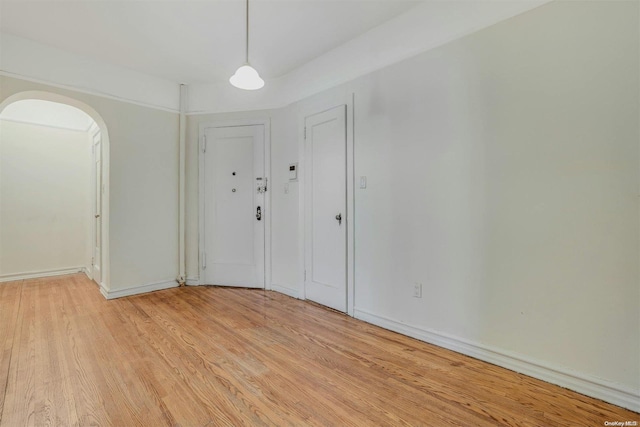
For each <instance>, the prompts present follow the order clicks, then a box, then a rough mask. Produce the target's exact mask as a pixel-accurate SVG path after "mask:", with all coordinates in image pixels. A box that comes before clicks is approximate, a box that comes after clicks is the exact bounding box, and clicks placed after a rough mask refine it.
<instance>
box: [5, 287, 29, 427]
mask: <svg viewBox="0 0 640 427" xmlns="http://www.w3.org/2000/svg"><path fill="white" fill-rule="evenodd" d="M23 292H24V279H22V281H21V283H20V298H19V299H18V310H17V311H16V324H15V327H14V329H13V337H11V351H10V352H9V363H8V364H7V379H6V380H5V383H4V396H3V397H2V412H0V421H2V418H3V417H4V411H5V408H6V406H7V390H8V389H9V373H10V372H11V363H12V362H13V348H14V346H15V345H16V335H17V333H18V320H19V317H20V309H21V308H22V293H23Z"/></svg>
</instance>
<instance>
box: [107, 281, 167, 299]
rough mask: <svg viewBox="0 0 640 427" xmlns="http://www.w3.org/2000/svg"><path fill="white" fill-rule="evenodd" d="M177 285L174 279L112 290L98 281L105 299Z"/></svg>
mask: <svg viewBox="0 0 640 427" xmlns="http://www.w3.org/2000/svg"><path fill="white" fill-rule="evenodd" d="M177 287H178V282H177V281H176V280H175V279H171V280H166V281H164V282H158V283H149V284H147V285H140V286H132V287H130V288H124V289H116V290H114V291H111V290H108V289H107V288H106V287H105V286H104V283H100V293H101V294H102V295H103V296H104V297H105V298H106V299H116V298H122V297H129V296H132V295H138V294H146V293H148V292H153V291H161V290H164V289H171V288H177Z"/></svg>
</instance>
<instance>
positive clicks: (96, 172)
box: [0, 91, 110, 289]
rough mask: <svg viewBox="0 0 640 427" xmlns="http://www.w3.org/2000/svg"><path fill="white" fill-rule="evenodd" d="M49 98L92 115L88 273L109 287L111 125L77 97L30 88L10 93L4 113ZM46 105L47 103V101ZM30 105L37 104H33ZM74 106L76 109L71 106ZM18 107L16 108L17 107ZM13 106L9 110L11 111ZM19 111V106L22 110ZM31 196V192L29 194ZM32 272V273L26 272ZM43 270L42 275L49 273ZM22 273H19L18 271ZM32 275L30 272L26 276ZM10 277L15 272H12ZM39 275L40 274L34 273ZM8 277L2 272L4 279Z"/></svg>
mask: <svg viewBox="0 0 640 427" xmlns="http://www.w3.org/2000/svg"><path fill="white" fill-rule="evenodd" d="M35 100H39V101H47V102H49V103H56V104H58V105H59V104H62V106H63V107H66V108H67V110H68V111H71V110H79V111H78V112H82V113H83V115H86V116H88V118H90V120H89V122H88V127H87V129H86V132H87V134H88V135H89V136H90V141H89V145H88V147H90V149H91V151H92V152H91V155H90V157H88V158H87V159H89V158H90V159H91V160H90V162H91V168H90V170H91V172H90V178H89V179H90V181H91V184H92V185H91V188H92V190H90V191H91V204H92V206H91V207H90V208H89V209H88V210H87V212H86V214H87V215H88V216H90V218H87V221H88V223H89V224H90V230H91V231H89V233H90V236H91V237H90V244H91V245H93V246H90V254H91V257H92V260H91V265H90V266H89V265H87V266H86V268H84V269H83V270H86V272H87V274H88V275H89V276H90V277H92V278H94V279H95V281H96V282H97V283H98V284H99V285H100V287H101V288H102V289H109V152H110V150H109V147H110V144H109V132H108V129H107V126H106V124H105V122H104V120H103V119H102V117H101V116H100V114H98V113H97V112H96V111H95V110H94V109H93V108H92V107H90V106H89V105H87V104H85V103H83V102H81V101H78V100H76V99H73V98H69V97H66V96H62V95H59V94H55V93H49V92H43V91H26V92H21V93H17V94H15V95H12V96H9V97H7V98H6V99H4V100H3V101H2V102H1V103H0V114H2V113H3V111H5V109H7V107H9V106H11V105H13V106H14V107H16V106H18V105H19V103H20V102H22V101H35ZM43 104H44V103H43ZM29 105H36V103H32V104H29ZM71 107H72V108H71ZM14 109H15V108H14ZM9 110H11V108H9V109H7V111H9ZM18 110H19V109H18ZM23 110H24V106H23ZM34 110H35V108H30V110H28V111H29V112H34ZM57 119H59V118H56V117H49V118H48V120H49V122H51V123H50V125H51V126H52V127H56V125H55V120H57ZM25 197H29V195H25ZM24 273H28V272H24ZM45 274H46V272H45V273H42V274H40V275H45ZM18 275H19V274H18ZM26 276H28V274H27V275H26ZM8 277H9V280H10V278H11V275H10V274H9V275H8ZM33 277H37V276H33ZM4 280H7V279H5V278H3V275H2V274H0V281H4Z"/></svg>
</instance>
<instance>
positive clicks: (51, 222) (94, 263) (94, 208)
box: [0, 92, 109, 290]
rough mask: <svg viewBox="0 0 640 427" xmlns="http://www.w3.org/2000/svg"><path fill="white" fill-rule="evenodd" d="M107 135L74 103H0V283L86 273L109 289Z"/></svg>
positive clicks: (22, 99) (48, 97)
mask: <svg viewBox="0 0 640 427" xmlns="http://www.w3.org/2000/svg"><path fill="white" fill-rule="evenodd" d="M108 147H109V142H108V133H107V130H106V126H105V124H104V122H103V120H102V118H101V117H100V116H99V115H98V114H97V113H96V112H95V111H94V110H93V109H92V108H91V107H89V106H86V105H85V104H83V103H80V102H79V101H77V100H73V99H70V98H66V97H62V96H59V95H56V94H49V93H43V92H38V93H34V92H25V93H22V94H17V95H14V96H12V97H9V98H7V99H6V100H5V101H4V102H2V103H1V104H0V281H10V280H20V279H26V278H33V277H46V276H53V275H59V274H68V273H73V272H84V273H86V274H87V275H88V276H89V277H90V278H92V279H93V280H94V281H95V282H96V283H97V284H98V285H100V287H101V288H102V289H103V290H105V289H108V288H109V286H108V277H109V274H108V259H109V256H108V254H109V252H108V235H109V234H108V230H109V223H108V218H109V215H108V207H109V203H108V184H109V179H108V177H109V169H108V158H109V156H108V153H109V150H108Z"/></svg>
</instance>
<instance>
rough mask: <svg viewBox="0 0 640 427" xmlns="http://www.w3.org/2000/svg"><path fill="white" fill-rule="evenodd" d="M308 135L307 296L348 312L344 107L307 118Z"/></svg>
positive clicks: (306, 195) (306, 201)
mask: <svg viewBox="0 0 640 427" xmlns="http://www.w3.org/2000/svg"><path fill="white" fill-rule="evenodd" d="M305 135H306V136H305V165H306V173H305V244H306V248H305V295H306V298H307V299H310V300H312V301H315V302H318V303H320V304H323V305H326V306H328V307H331V308H333V309H336V310H339V311H343V312H346V310H347V223H346V218H347V212H346V206H347V157H346V156H347V129H346V106H345V105H340V106H338V107H335V108H332V109H330V110H328V111H324V112H322V113H319V114H314V115H312V116H308V117H306V118H305Z"/></svg>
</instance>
